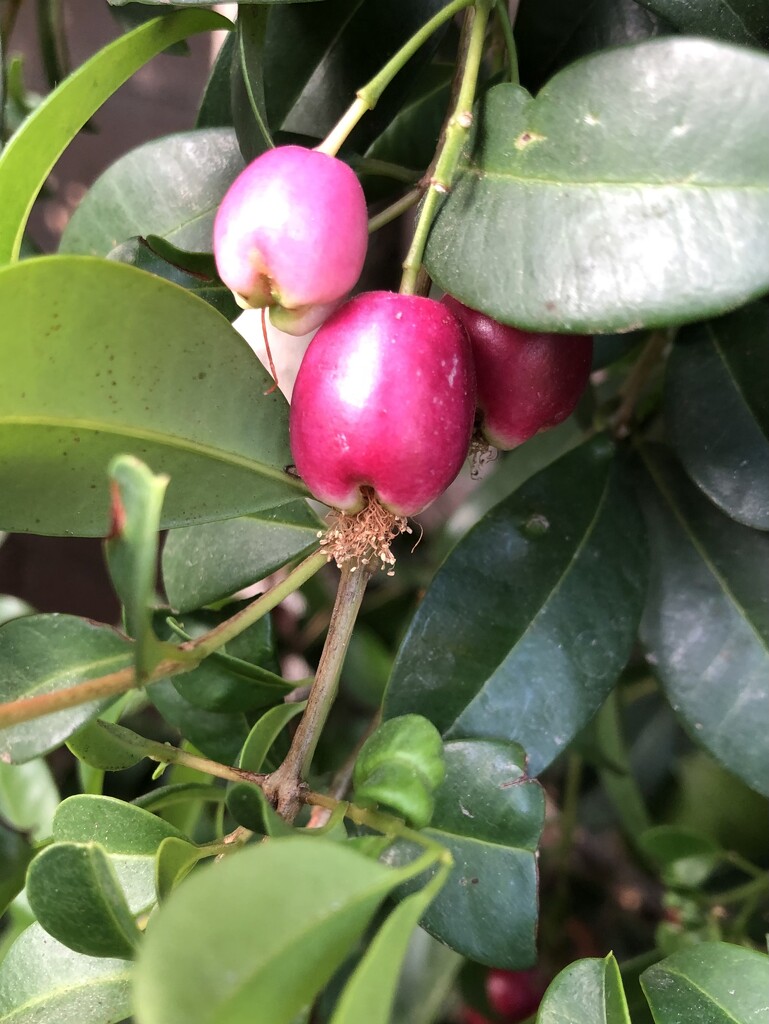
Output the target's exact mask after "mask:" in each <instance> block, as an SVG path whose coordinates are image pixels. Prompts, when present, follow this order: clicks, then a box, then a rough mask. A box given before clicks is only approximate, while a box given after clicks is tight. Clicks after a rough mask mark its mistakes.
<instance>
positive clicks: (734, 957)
mask: <svg viewBox="0 0 769 1024" xmlns="http://www.w3.org/2000/svg"><path fill="white" fill-rule="evenodd" d="M641 985H642V986H643V990H644V992H645V993H646V998H647V999H648V1000H649V1003H650V1005H651V1008H652V1012H653V1014H654V1020H655V1021H656V1024H678V1022H679V1021H697V1024H759V1022H760V1021H762V1020H764V1019H765V1016H766V1000H767V992H769V957H767V956H766V955H765V954H764V953H757V952H755V950H752V949H745V948H744V946H732V945H730V944H728V943H726V942H703V943H700V944H699V945H695V946H690V947H689V948H687V949H682V950H679V952H677V953H674V954H673V955H672V956H669V957H666V958H665V959H664V960H662V961H661V962H660V963H658V964H655V965H654V966H653V967H650V968H649V969H648V970H646V971H644V973H643V974H642V975H641Z"/></svg>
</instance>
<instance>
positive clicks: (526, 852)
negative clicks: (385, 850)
mask: <svg viewBox="0 0 769 1024" xmlns="http://www.w3.org/2000/svg"><path fill="white" fill-rule="evenodd" d="M445 754H446V781H445V782H444V783H443V785H442V786H441V787H440V788H439V789H438V791H437V793H436V795H435V813H434V814H433V818H432V822H431V824H430V827H429V828H427V829H425V830H424V834H425V835H426V836H429V837H431V838H432V839H436V840H438V842H440V843H441V844H442V845H443V846H445V847H447V849H448V850H449V851H450V852H451V854H452V856H453V858H454V867H453V869H452V871H451V874H450V875H449V879H448V881H447V883H446V885H445V886H444V887H443V889H442V890H441V892H440V893H439V894H438V896H437V897H436V898H435V900H434V901H433V903H432V905H431V906H430V907H429V909H428V910H427V912H426V914H425V915H424V917H423V919H422V927H423V928H425V929H426V930H427V931H428V932H430V934H431V935H434V936H435V937H436V938H437V939H440V941H441V942H445V943H446V944H447V945H449V946H451V947H452V949H455V950H457V952H459V953H462V955H463V956H467V957H470V959H472V960H478V961H479V962H480V963H484V964H489V965H490V966H495V967H507V968H510V969H512V970H516V969H519V968H522V967H528V966H530V965H531V964H532V963H533V961H534V958H535V955H536V948H535V938H536V926H537V862H536V849H537V844H538V842H539V837H540V833H541V831H542V825H543V823H544V813H545V796H544V792H543V791H542V789H541V787H540V785H539V783H537V782H535V781H533V780H531V779H529V778H527V776H526V773H525V769H524V754H523V751H522V750H521V749H520V747H518V746H517V745H516V744H510V743H490V742H486V741H483V740H457V741H455V742H453V743H447V744H446V746H445ZM410 854H413V847H411V848H408V847H405V846H404V845H403V844H399V845H398V846H396V847H395V849H394V851H391V853H390V855H389V856H390V857H391V858H394V859H395V860H396V862H400V861H402V860H403V859H404V858H406V857H407V856H409V855H410Z"/></svg>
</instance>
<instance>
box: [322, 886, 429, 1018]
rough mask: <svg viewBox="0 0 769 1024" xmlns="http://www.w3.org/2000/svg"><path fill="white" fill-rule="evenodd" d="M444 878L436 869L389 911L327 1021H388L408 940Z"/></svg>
mask: <svg viewBox="0 0 769 1024" xmlns="http://www.w3.org/2000/svg"><path fill="white" fill-rule="evenodd" d="M445 880H446V872H445V871H439V872H438V873H437V874H436V875H435V876H434V877H433V878H432V879H431V880H430V881H429V882H428V883H427V885H426V886H425V887H424V888H423V889H420V890H419V891H418V892H415V893H412V894H411V896H407V897H406V899H405V900H403V901H402V903H400V904H399V905H398V906H397V907H396V908H395V910H393V911H391V913H390V915H389V917H388V918H387V920H386V921H385V923H384V924H383V925H382V926H381V928H380V929H379V931H378V932H377V934H376V935H375V936H374V938H373V939H372V941H371V944H370V945H369V947H368V949H367V950H366V952H365V953H364V955H363V959H362V960H361V961H360V963H359V964H358V966H357V967H356V968H355V971H354V972H353V975H352V977H351V978H350V980H349V981H348V982H347V984H346V985H345V987H344V991H343V992H342V995H341V996H340V997H339V1002H338V1003H337V1006H336V1009H335V1010H334V1014H333V1016H332V1018H331V1022H330V1024H360V1022H361V1021H366V1024H389V1022H390V1019H391V1014H392V1008H393V1003H394V1001H395V993H396V987H397V984H398V978H399V977H400V972H401V967H402V965H403V960H404V957H405V956H406V951H407V949H408V945H409V940H410V939H411V936H412V934H413V932H414V929H415V928H416V926H417V925H418V924H419V919H420V918H421V917H422V915H423V914H424V912H425V910H427V908H428V907H429V905H430V903H431V902H432V901H433V899H434V898H435V895H436V893H437V892H438V891H439V890H440V888H441V886H442V885H443V883H444V882H445Z"/></svg>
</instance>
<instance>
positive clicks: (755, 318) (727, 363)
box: [665, 302, 769, 530]
mask: <svg viewBox="0 0 769 1024" xmlns="http://www.w3.org/2000/svg"><path fill="white" fill-rule="evenodd" d="M665 423H666V427H667V431H668V434H669V436H670V440H671V443H672V445H673V447H674V448H675V450H676V454H677V455H678V457H679V458H680V459H681V461H682V462H683V464H684V468H685V469H686V471H687V473H688V474H689V476H690V477H691V478H692V479H693V480H694V482H695V483H696V484H697V486H698V487H700V488H701V489H702V490H703V491H704V492H705V494H707V496H708V497H709V498H710V500H711V501H714V502H715V503H716V505H718V506H719V508H721V509H723V511H724V512H726V514H727V515H729V516H731V517H732V519H736V520H737V521H738V522H740V523H744V524H745V525H746V526H752V527H754V528H755V529H757V530H769V307H767V305H766V303H764V302H756V303H753V305H750V306H745V307H744V308H743V309H738V310H737V311H736V312H735V313H730V314H728V315H727V316H724V317H721V318H719V319H718V320H711V321H709V322H707V323H702V324H692V325H691V326H690V327H686V328H684V329H683V330H682V331H680V332H679V334H678V336H677V338H676V343H675V345H674V346H673V352H672V354H671V356H670V360H669V362H668V370H667V378H666V390H665ZM725 425H728V428H725Z"/></svg>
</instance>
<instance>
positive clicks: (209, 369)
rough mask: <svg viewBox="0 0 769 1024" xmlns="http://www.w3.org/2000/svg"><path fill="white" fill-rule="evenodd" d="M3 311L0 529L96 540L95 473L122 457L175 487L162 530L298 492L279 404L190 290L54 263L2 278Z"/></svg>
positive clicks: (99, 487)
mask: <svg viewBox="0 0 769 1024" xmlns="http://www.w3.org/2000/svg"><path fill="white" fill-rule="evenodd" d="M40 295H45V296H46V301H45V302H44V303H41V302H39V301H37V297H38V296H40ZM0 306H2V309H3V321H2V329H1V334H0V356H1V357H2V360H3V367H4V378H3V390H2V394H0V473H1V474H2V477H3V479H4V480H5V481H6V482H7V483H6V485H5V486H4V487H3V489H2V492H0V525H1V526H2V527H3V528H7V529H11V530H14V529H15V530H22V531H26V530H31V531H34V532H35V533H42V534H62V533H64V534H77V535H79V536H89V535H90V536H94V535H95V536H99V535H104V534H105V533H106V532H107V526H108V497H107V489H106V487H105V486H104V472H105V469H106V466H107V464H108V462H109V460H110V459H111V458H112V457H113V456H115V455H116V454H120V453H122V452H131V453H134V454H136V455H137V456H140V457H141V458H142V459H144V460H145V461H146V462H148V463H149V464H150V465H152V467H153V469H154V470H155V471H157V472H163V473H167V474H168V475H169V476H170V477H171V484H170V486H169V489H168V497H167V500H166V503H165V512H164V518H163V525H164V526H179V525H182V524H184V525H189V524H190V523H193V522H204V521H208V520H212V519H216V518H226V517H227V516H230V515H242V514H244V513H248V512H253V511H254V510H255V509H257V508H259V507H270V506H274V505H275V504H277V503H279V502H281V501H284V500H287V499H289V498H291V497H295V496H296V495H297V494H298V493H301V492H302V491H303V490H304V488H303V487H302V485H301V484H300V483H299V481H298V480H295V479H293V478H292V477H290V476H289V475H288V474H286V473H285V472H284V467H285V466H286V465H288V464H289V463H290V462H291V456H290V453H289V451H288V438H287V430H286V405H285V402H284V400H283V398H282V396H280V395H279V394H278V393H275V394H272V395H268V396H266V395H265V391H267V390H268V388H269V384H270V378H269V377H268V376H267V374H266V373H265V371H264V370H263V369H262V366H261V364H260V363H259V361H258V360H257V359H256V358H255V357H254V355H253V353H252V352H251V350H250V349H249V348H248V346H247V345H246V343H245V342H244V341H243V339H242V338H241V337H240V336H239V335H238V334H237V332H235V331H234V330H233V329H232V328H231V327H230V325H229V324H228V323H227V321H226V320H224V318H223V317H221V316H219V314H218V313H216V312H215V311H214V310H213V309H211V307H210V306H208V305H206V304H205V303H203V302H201V301H200V300H199V299H196V298H195V297H194V296H192V295H190V294H189V293H188V292H185V291H184V290H183V289H181V288H177V287H176V286H175V285H172V284H168V283H167V282H165V281H162V280H160V279H159V278H156V277H152V276H150V275H149V274H144V273H142V272H141V271H139V270H135V269H134V268H133V267H128V266H125V265H124V264H120V263H112V262H109V261H106V260H97V259H93V258H89V257H81V256H50V257H44V258H41V259H35V260H29V261H27V262H25V263H21V264H18V265H16V266H12V267H6V268H4V269H2V270H0ZM160 323H162V324H163V325H164V327H163V330H162V331H158V329H157V325H158V324H160ZM106 324H109V330H108V331H107V330H106V328H105V325H106Z"/></svg>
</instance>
